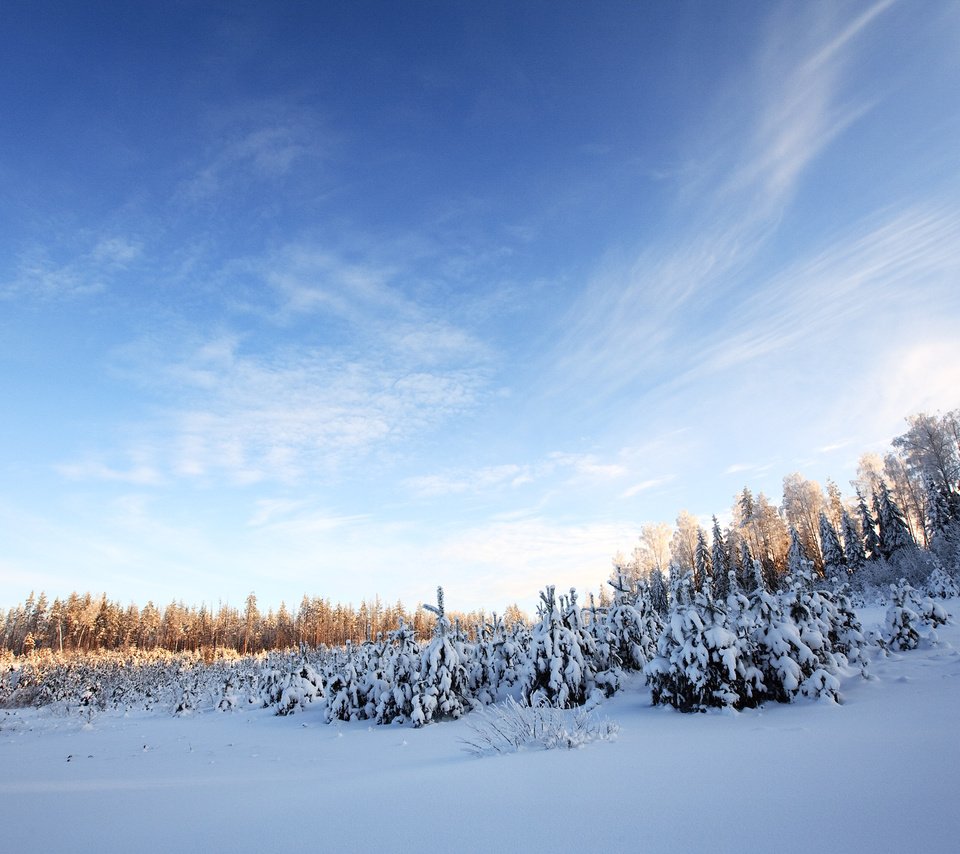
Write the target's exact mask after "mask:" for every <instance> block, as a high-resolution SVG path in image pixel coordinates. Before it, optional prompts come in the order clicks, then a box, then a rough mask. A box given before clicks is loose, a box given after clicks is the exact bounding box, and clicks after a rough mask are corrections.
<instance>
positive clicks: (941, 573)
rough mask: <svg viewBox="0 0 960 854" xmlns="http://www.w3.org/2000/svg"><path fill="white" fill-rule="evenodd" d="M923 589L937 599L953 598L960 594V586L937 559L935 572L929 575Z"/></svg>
mask: <svg viewBox="0 0 960 854" xmlns="http://www.w3.org/2000/svg"><path fill="white" fill-rule="evenodd" d="M923 589H924V591H925V592H926V594H927V595H928V596H934V597H936V598H937V599H953V598H955V597H957V596H960V587H957V582H956V581H955V580H954V578H953V576H951V575H950V574H949V573H948V572H947V571H946V570H945V569H944V568H943V565H942V564H941V563H940V561H939V560H937V561H935V563H934V567H933V572H931V573H930V575H929V576H928V577H927V580H926V583H925V584H924V585H923Z"/></svg>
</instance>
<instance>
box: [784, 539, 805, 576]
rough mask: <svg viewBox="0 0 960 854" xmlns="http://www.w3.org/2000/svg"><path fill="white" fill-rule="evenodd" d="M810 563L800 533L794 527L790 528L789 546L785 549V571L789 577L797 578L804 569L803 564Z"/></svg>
mask: <svg viewBox="0 0 960 854" xmlns="http://www.w3.org/2000/svg"><path fill="white" fill-rule="evenodd" d="M807 563H810V561H809V559H808V558H807V552H806V550H805V549H804V547H803V543H802V542H801V541H800V534H799V533H798V531H797V529H796V528H793V527H791V528H790V548H789V549H788V551H787V573H788V574H789V575H790V577H791V579H797V578H799V577H800V574H801V573H802V572H803V570H804V566H805V564H807Z"/></svg>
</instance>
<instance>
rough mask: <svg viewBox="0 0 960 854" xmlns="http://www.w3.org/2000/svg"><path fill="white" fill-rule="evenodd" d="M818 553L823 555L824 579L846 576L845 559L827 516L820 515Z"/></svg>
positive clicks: (837, 537)
mask: <svg viewBox="0 0 960 854" xmlns="http://www.w3.org/2000/svg"><path fill="white" fill-rule="evenodd" d="M819 527H820V532H819V533H820V553H821V554H822V555H823V574H824V576H825V577H826V578H833V577H834V576H835V575H840V574H844V575H845V574H846V563H847V561H846V558H845V557H844V554H843V546H841V545H840V537H839V536H838V535H837V529H836V528H834V527H833V523H832V522H831V521H830V520H829V519H828V518H827V514H826V513H824V512H821V513H820V519H819Z"/></svg>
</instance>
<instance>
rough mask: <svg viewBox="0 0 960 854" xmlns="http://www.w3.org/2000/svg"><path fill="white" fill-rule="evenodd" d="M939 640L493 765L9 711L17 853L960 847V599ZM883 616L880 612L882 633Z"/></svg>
mask: <svg viewBox="0 0 960 854" xmlns="http://www.w3.org/2000/svg"><path fill="white" fill-rule="evenodd" d="M947 608H948V610H949V611H950V612H951V613H952V614H954V615H955V616H954V623H953V624H951V625H947V626H944V627H942V628H940V629H939V630H938V635H939V638H940V643H939V645H937V646H932V647H931V646H926V647H921V648H920V649H917V650H912V651H910V652H903V653H892V654H891V655H890V656H889V657H883V656H882V654H880V653H879V652H874V653H872V654H873V661H872V662H871V670H872V675H873V677H875V678H873V679H871V680H869V681H864V680H862V679H860V678H859V677H852V676H851V677H849V678H846V679H844V680H843V684H842V693H843V698H844V703H843V705H836V704H833V703H826V702H813V701H809V700H801V701H798V702H797V703H795V704H793V705H783V706H780V705H775V704H770V705H768V706H767V707H765V708H763V709H759V710H749V711H744V712H739V713H737V712H711V713H707V714H691V715H684V714H680V713H678V712H675V711H673V710H672V709H669V708H654V707H651V705H650V692H649V689H648V688H646V687H644V686H643V683H642V679H641V678H639V677H633V678H632V680H628V681H627V684H626V686H625V688H624V690H622V691H621V692H620V693H618V694H617V695H616V696H615V697H614V698H612V699H611V700H608V701H606V702H605V703H604V704H603V705H602V706H601V707H600V709H599V714H600V715H601V716H606V717H608V718H609V719H611V720H613V721H616V722H617V723H618V724H619V725H620V733H619V737H618V738H617V740H616V741H613V742H605V741H598V742H594V743H591V744H589V745H587V746H585V747H583V748H581V749H577V750H552V751H536V750H530V751H524V752H521V753H515V754H508V755H494V756H486V757H481V758H478V757H476V756H473V755H470V754H469V753H467V752H465V751H464V750H463V747H462V744H461V741H460V740H461V739H463V738H465V737H467V736H469V735H470V730H469V721H470V715H467V716H466V717H465V718H464V719H461V720H459V721H452V722H441V723H436V724H431V725H429V726H426V727H423V728H421V729H413V728H411V727H409V726H381V727H378V726H371V725H369V724H368V723H367V722H360V723H333V724H329V725H328V724H326V723H325V722H324V717H323V708H322V706H321V705H319V704H315V705H313V706H311V707H310V708H308V709H307V711H306V712H304V713H303V714H297V715H293V716H290V717H276V716H274V715H272V714H271V712H270V710H256V711H236V712H216V711H209V712H201V713H196V714H194V715H192V716H189V717H178V718H174V717H171V716H168V715H165V714H157V713H139V714H127V715H123V714H119V713H109V712H103V713H100V714H98V715H95V716H93V717H92V718H91V719H90V720H89V721H88V720H87V719H86V717H79V716H71V717H64V716H62V715H57V714H54V713H53V712H51V711H50V710H43V709H40V710H36V709H17V710H0V851H8V852H21V851H38V850H47V851H55V850H64V851H67V850H68V851H72V852H83V851H97V852H114V851H116V852H128V851H140V852H150V851H163V852H169V851H201V850H203V851H230V852H243V851H259V852H271V851H281V850H291V851H296V850H309V851H372V850H380V851H418V852H419V851H424V850H429V851H458V852H470V851H489V850H491V849H492V850H497V849H502V848H508V849H509V850H513V851H525V852H538V851H551V852H558V851H639V852H642V851H654V852H673V851H676V852H689V851H696V850H709V851H713V852H727V851H729V852H734V851H737V852H742V851H777V852H792V851H797V852H799V851H803V852H809V851H831V852H833V851H838V852H839V851H843V852H861V851H862V852H886V851H890V852H894V851H896V852H905V851H908V852H909V851H923V852H937V851H944V852H946V851H950V852H954V851H958V850H960V800H958V796H960V773H958V769H960V716H958V710H960V627H958V625H957V615H958V614H960V600H956V599H954V600H952V601H949V602H948V603H947ZM883 615H884V614H883V610H882V609H868V610H865V611H863V612H861V617H862V619H863V624H864V627H865V628H866V629H869V628H871V627H873V626H877V625H879V624H881V623H882V620H883Z"/></svg>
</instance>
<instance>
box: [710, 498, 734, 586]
mask: <svg viewBox="0 0 960 854" xmlns="http://www.w3.org/2000/svg"><path fill="white" fill-rule="evenodd" d="M712 535H713V542H712V544H711V546H710V564H711V569H712V570H713V593H714V596H716V597H717V599H718V600H719V601H723V600H724V599H725V598H726V596H727V588H728V572H729V570H730V562H729V560H728V559H727V547H726V543H724V541H723V533H722V532H721V531H720V523H719V522H718V521H717V517H716V516H714V517H713V531H712Z"/></svg>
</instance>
